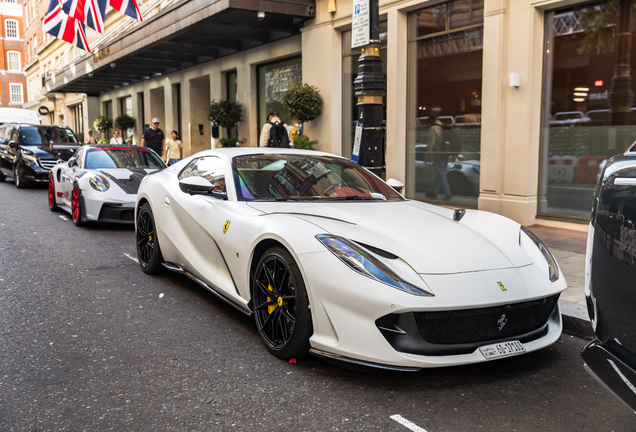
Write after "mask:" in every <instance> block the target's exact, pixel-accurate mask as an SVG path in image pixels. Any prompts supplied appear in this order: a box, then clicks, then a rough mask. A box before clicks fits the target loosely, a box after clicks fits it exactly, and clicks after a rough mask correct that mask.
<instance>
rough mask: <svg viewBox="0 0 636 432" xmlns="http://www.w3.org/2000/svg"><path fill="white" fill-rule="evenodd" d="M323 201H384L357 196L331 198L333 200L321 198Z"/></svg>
mask: <svg viewBox="0 0 636 432" xmlns="http://www.w3.org/2000/svg"><path fill="white" fill-rule="evenodd" d="M323 199H329V200H341V201H348V200H362V201H384V200H383V199H382V198H374V197H365V196H359V195H349V196H343V197H333V198H331V197H330V198H323Z"/></svg>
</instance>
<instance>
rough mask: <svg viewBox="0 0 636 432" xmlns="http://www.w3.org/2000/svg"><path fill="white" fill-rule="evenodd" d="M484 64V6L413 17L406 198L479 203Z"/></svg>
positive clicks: (465, 3)
mask: <svg viewBox="0 0 636 432" xmlns="http://www.w3.org/2000/svg"><path fill="white" fill-rule="evenodd" d="M482 61H483V0H458V1H455V2H450V3H444V4H441V5H436V6H432V7H428V8H424V9H421V10H418V11H415V12H412V13H411V14H409V42H408V83H407V93H408V118H407V127H408V130H407V157H406V161H407V185H406V193H407V196H408V197H409V198H415V199H420V200H427V199H430V200H444V199H445V200H450V201H452V202H454V203H457V204H461V205H469V206H470V205H472V206H476V205H477V198H478V196H479V178H480V168H481V167H480V153H481V150H480V149H481V89H482ZM434 123H436V124H437V125H436V126H435V125H434ZM433 141H435V144H433ZM446 185H448V189H446Z"/></svg>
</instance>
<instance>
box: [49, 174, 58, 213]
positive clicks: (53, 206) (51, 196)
mask: <svg viewBox="0 0 636 432" xmlns="http://www.w3.org/2000/svg"><path fill="white" fill-rule="evenodd" d="M56 200H57V197H56V196H55V180H53V176H51V178H49V210H51V211H52V212H54V211H58V210H59V209H60V208H59V207H58V205H57V202H56Z"/></svg>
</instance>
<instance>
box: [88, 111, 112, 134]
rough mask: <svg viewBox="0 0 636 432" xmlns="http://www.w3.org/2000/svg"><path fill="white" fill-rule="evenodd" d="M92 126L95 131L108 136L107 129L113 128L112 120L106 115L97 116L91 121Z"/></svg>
mask: <svg viewBox="0 0 636 432" xmlns="http://www.w3.org/2000/svg"><path fill="white" fill-rule="evenodd" d="M93 127H94V128H95V130H96V131H97V132H100V133H103V134H106V136H109V131H110V130H111V129H112V128H113V120H112V119H110V118H108V117H106V116H99V117H97V118H96V119H95V121H94V122H93Z"/></svg>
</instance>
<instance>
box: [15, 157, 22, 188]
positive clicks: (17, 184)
mask: <svg viewBox="0 0 636 432" xmlns="http://www.w3.org/2000/svg"><path fill="white" fill-rule="evenodd" d="M13 183H14V184H15V187H17V188H18V189H22V188H24V183H22V180H21V179H20V169H19V168H18V164H17V163H16V164H15V165H14V167H13Z"/></svg>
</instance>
